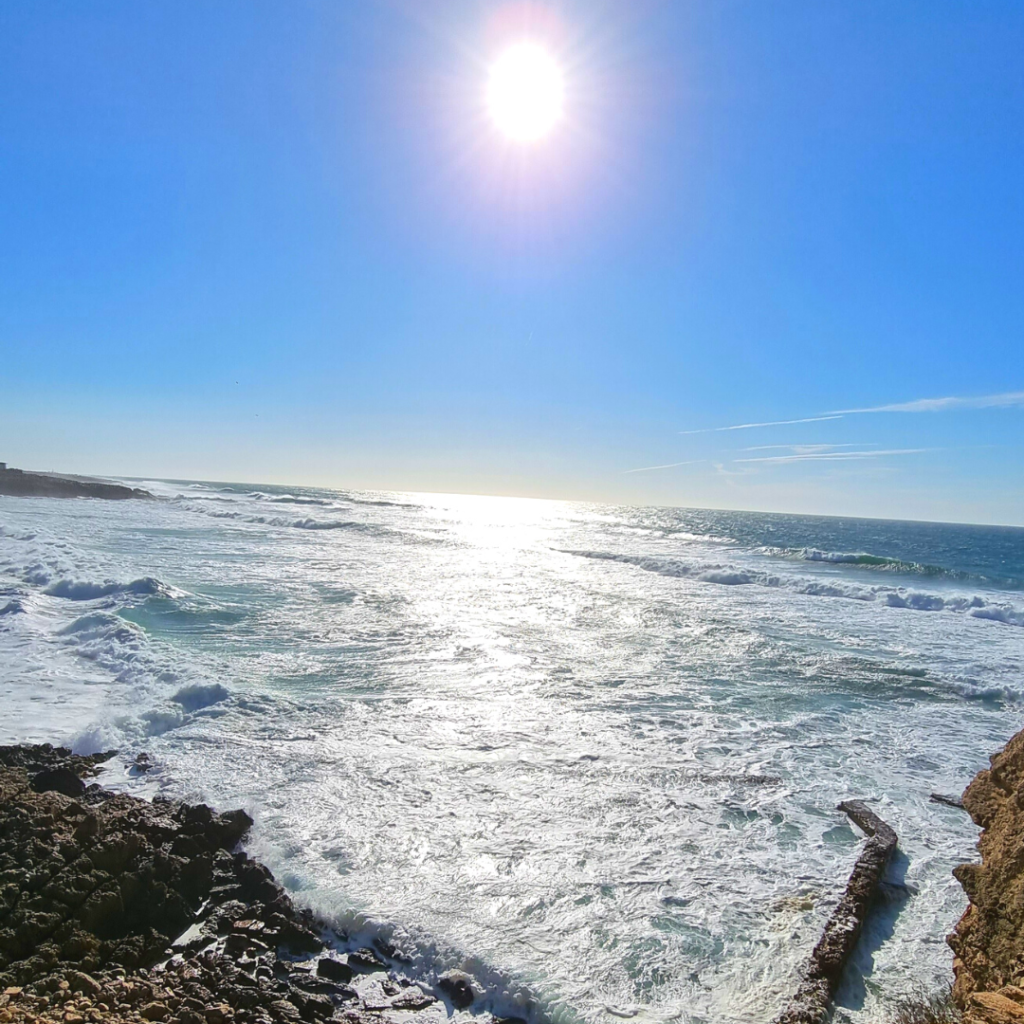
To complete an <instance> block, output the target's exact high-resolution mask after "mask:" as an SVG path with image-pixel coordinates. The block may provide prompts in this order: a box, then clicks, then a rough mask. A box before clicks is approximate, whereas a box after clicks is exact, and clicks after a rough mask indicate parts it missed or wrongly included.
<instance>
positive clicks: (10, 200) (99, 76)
mask: <svg viewBox="0 0 1024 1024" xmlns="http://www.w3.org/2000/svg"><path fill="white" fill-rule="evenodd" d="M526 36H528V37H531V38H534V39H537V40H538V41H540V42H542V43H543V44H544V45H545V46H547V47H548V48H549V49H550V50H551V52H552V53H553V54H554V56H555V57H556V59H557V60H558V61H559V62H560V64H561V66H562V67H563V68H564V74H565V80H566V101H565V120H564V122H563V123H562V124H561V125H559V126H558V127H557V128H556V130H555V131H554V132H553V133H552V135H551V136H550V137H548V138H547V139H545V140H544V141H543V142H541V143H537V144H534V145H532V146H527V147H524V146H519V145H515V144H512V143H510V142H509V141H508V140H506V139H504V138H502V137H501V136H500V135H499V134H498V133H497V132H496V130H495V128H494V126H493V125H492V124H491V123H490V122H489V120H488V118H487V113H486V109H485V106H484V91H485V83H486V76H487V70H488V67H489V65H490V64H491V63H492V62H493V60H494V59H495V57H496V56H497V55H498V54H499V53H500V52H501V51H502V49H503V47H505V46H507V45H510V44H511V43H514V42H517V41H519V40H520V39H522V38H524V37H526ZM1022 53H1024V6H1022V5H1021V4H1019V3H1018V2H1016V0H1013V2H999V0H992V2H989V3H985V4H959V3H953V2H945V0H942V2H938V3H936V2H935V0H921V2H916V3H913V2H906V0H885V2H877V3H873V2H865V3H857V4H843V5H840V4H827V5H826V4H820V3H817V2H813V0H804V2H800V3H797V2H788V0H780V2H778V3H772V4H765V3H763V2H762V0H749V2H730V0H725V2H721V3H718V2H715V3H711V2H707V3H696V2H694V3H689V2H679V0H664V2H653V0H631V2H630V3H628V4H626V3H622V2H607V3H602V2H600V0H598V2H595V0H586V2H583V0H577V2H571V0H563V2H561V3H549V4H523V3H519V2H510V3H502V2H486V3H484V2H480V0H476V2H467V0H445V2H443V3H441V2H432V0H389V2H381V3H371V2H368V0H367V2H363V0H353V2H346V3H338V2H335V0H330V2H329V0H320V2H309V0H290V2H288V3H283V2H277V3H266V2H260V0H244V2H242V0H237V2H233V0H222V2H219V3H217V4H206V3H199V2H191V0H173V2H163V0H147V3H145V4H137V3H130V2H127V0H104V2H93V0H50V2H47V3H45V4H40V3H32V2H29V0H13V2H10V3H7V4H4V5H3V6H2V7H0V96H2V97H3V99H2V101H0V459H6V460H7V461H8V462H10V463H12V464H16V465H23V466H26V467H27V468H37V469H49V468H56V469H60V470H66V471H77V472H96V473H108V474H115V475H120V474H130V475H136V476H143V477H145V476H151V477H159V476H162V477H178V478H198V479H219V480H244V481H253V482H282V483H292V484H301V483H305V484H322V485H327V486H340V487H369V488H388V489H405V490H431V491H462V492H472V493H492V494H514V495H533V496H542V497H559V498H579V499H592V500H598V501H623V502H631V503H657V504H670V505H710V506H720V507H731V508H760V509H771V510H779V511H801V512H818V513H831V514H849V515H873V516H881V517H887V518H925V519H947V520H961V521H975V522H1003V523H1013V524H1024V230H1022V229H1024V190H1022V189H1021V185H1020V183H1021V181H1024V133H1022V132H1021V125H1024V62H1022V59H1021V54H1022Z"/></svg>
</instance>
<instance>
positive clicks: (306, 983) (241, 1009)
mask: <svg viewBox="0 0 1024 1024" xmlns="http://www.w3.org/2000/svg"><path fill="white" fill-rule="evenodd" d="M112 756H114V754H113V753H112V752H111V753H106V754H99V755H94V756H91V757H81V756H77V755H73V754H72V753H71V752H70V751H69V750H67V749H65V748H59V747H58V748H54V747H51V746H50V745H49V744H44V745H41V746H31V747H30V746H14V747H0V1022H3V1024H10V1022H18V1024H21V1022H29V1021H33V1022H34V1021H45V1022H54V1024H56V1022H60V1024H101V1022H108V1021H109V1022H122V1021H123V1022H132V1024H144V1022H147V1021H161V1022H165V1024H272V1022H278V1024H295V1022H298V1021H306V1022H307V1024H317V1022H320V1021H328V1020H333V1021H337V1022H347V1024H371V1022H372V1024H399V1022H408V1024H435V1022H437V1021H440V1020H447V1019H449V1018H451V1017H452V1016H453V1015H455V1016H459V1015H462V1014H465V1015H467V1016H468V1017H469V1019H475V1020H478V1021H482V1022H486V1024H525V1022H524V1021H522V1020H520V1019H519V1018H500V1017H495V1016H494V1015H492V1014H490V1013H488V1012H487V1011H486V1008H485V1006H484V1005H483V1000H482V998H481V995H480V992H479V990H478V988H477V986H476V985H475V983H474V981H473V979H472V978H471V977H470V976H469V975H465V974H463V973H462V972H459V971H449V972H446V973H444V974H441V975H440V976H438V977H437V978H434V979H423V978H413V977H410V975H409V973H408V971H407V965H408V964H409V960H408V959H407V958H406V957H405V956H404V955H403V953H402V951H401V950H399V949H395V948H393V947H389V946H387V945H386V944H384V943H378V945H377V948H371V947H365V948H358V949H355V948H350V944H349V943H348V936H346V935H344V934H342V933H339V932H338V931H336V930H333V929H331V928H329V927H328V926H327V925H326V924H325V923H324V922H322V921H319V920H317V919H316V918H315V917H314V916H313V915H312V914H311V913H310V912H309V911H307V910H299V909H297V908H296V907H295V906H294V904H293V903H292V901H291V899H290V897H289V896H288V895H287V893H286V892H285V891H284V890H283V889H282V888H281V886H280V885H278V883H277V882H276V881H274V878H273V875H272V874H271V873H270V871H268V870H267V868H265V867H264V866H263V865H262V864H260V863H259V862H258V861H255V860H252V859H251V858H249V857H248V855H247V854H246V853H245V852H244V851H243V850H241V849H239V844H240V842H241V840H242V839H243V838H244V836H245V834H246V832H247V831H248V829H249V827H250V826H251V824H252V820H251V819H250V818H249V816H248V815H247V814H245V812H244V811H240V810H236V811H227V812H224V813H220V814H218V813H216V812H214V811H212V810H211V809H210V808H209V807H207V806H206V805H204V804H199V805H190V804H186V803H181V802H177V801H169V800H166V799H160V798H157V799H155V800H154V801H153V802H152V803H150V802H147V801H145V800H141V799H139V798H137V797H133V796H128V795H126V794H115V793H112V792H110V791H108V790H105V789H103V788H102V787H101V786H99V785H97V784H95V783H92V784H87V780H88V779H89V777H90V776H91V775H93V774H95V772H96V770H97V767H98V766H99V765H100V764H101V763H104V762H107V761H109V760H110V759H111V757H112ZM140 767H142V768H144V767H145V763H144V762H142V763H141V765H140Z"/></svg>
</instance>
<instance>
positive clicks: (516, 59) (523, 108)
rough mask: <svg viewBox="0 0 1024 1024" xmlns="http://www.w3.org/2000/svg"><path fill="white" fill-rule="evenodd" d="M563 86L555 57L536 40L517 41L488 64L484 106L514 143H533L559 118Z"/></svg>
mask: <svg viewBox="0 0 1024 1024" xmlns="http://www.w3.org/2000/svg"><path fill="white" fill-rule="evenodd" d="M564 95H565V85H564V83H563V80H562V71H561V68H559V66H558V64H557V63H556V62H555V60H554V58H553V57H552V56H551V54H550V53H548V51H547V50H545V49H544V48H543V47H542V46H539V45H538V44H537V43H531V42H522V43H516V44H515V45H514V46H510V47H509V48H508V49H507V50H505V51H504V52H503V53H502V54H501V56H499V57H498V59H497V60H496V61H495V62H494V64H493V65H492V66H491V73H490V77H489V79H488V82H487V107H488V110H489V111H490V114H491V117H492V118H493V119H494V123H495V124H496V125H497V126H498V128H499V129H500V130H501V131H502V132H503V133H504V134H505V135H507V136H508V138H510V139H512V140H513V141H514V142H536V141H537V140H538V139H542V138H543V137H544V136H545V135H547V134H548V133H549V132H550V131H551V129H552V128H554V126H555V125H556V124H557V123H558V122H559V121H560V120H561V118H562V106H563V102H564Z"/></svg>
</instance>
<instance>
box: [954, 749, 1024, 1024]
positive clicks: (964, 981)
mask: <svg viewBox="0 0 1024 1024" xmlns="http://www.w3.org/2000/svg"><path fill="white" fill-rule="evenodd" d="M963 803H964V807H965V808H966V810H967V811H968V813H969V814H970V815H971V817H972V818H973V819H974V822H975V824H977V825H978V826H980V827H981V829H982V833H981V838H980V840H979V842H978V849H979V851H980V852H981V863H980V864H961V865H960V866H959V867H958V868H956V870H955V871H954V874H955V875H956V878H957V880H958V881H959V882H960V884H961V885H962V886H963V887H964V891H965V892H966V893H967V896H968V898H969V899H970V901H971V902H970V906H969V907H968V908H967V910H966V912H965V913H964V915H963V917H962V918H961V919H960V922H959V923H958V924H957V926H956V930H955V932H954V933H953V934H952V935H950V936H949V944H950V946H952V948H953V953H954V954H955V959H954V961H953V975H954V984H953V1001H954V1002H955V1003H956V1005H957V1006H958V1007H959V1008H960V1009H961V1011H962V1012H963V1014H964V1020H965V1021H966V1022H967V1024H1010V1022H1015V1024H1018V1022H1024V732H1019V733H1018V734H1017V735H1016V736H1014V737H1013V739H1011V740H1010V742H1009V743H1007V744H1006V746H1005V747H1004V748H1003V750H1002V751H1001V752H1000V753H998V754H996V755H995V756H994V757H993V758H992V767H991V768H989V769H988V770H987V771H982V772H979V773H978V775H977V776H976V777H975V779H974V781H973V782H972V783H971V784H970V785H969V786H968V787H967V790H966V791H965V793H964V796H963Z"/></svg>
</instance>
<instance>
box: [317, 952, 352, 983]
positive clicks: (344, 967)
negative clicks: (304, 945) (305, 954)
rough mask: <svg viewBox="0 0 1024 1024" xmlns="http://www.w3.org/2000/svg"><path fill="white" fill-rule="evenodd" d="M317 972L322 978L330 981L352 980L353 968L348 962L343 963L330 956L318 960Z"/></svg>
mask: <svg viewBox="0 0 1024 1024" xmlns="http://www.w3.org/2000/svg"><path fill="white" fill-rule="evenodd" d="M316 973H317V974H319V975H320V977H321V978H327V979H328V980H329V981H342V982H344V981H351V980H352V973H353V971H352V968H351V967H349V965H348V964H346V963H342V961H341V960H332V959H331V958H330V957H326V956H325V957H324V958H323V959H322V960H318V961H317V964H316Z"/></svg>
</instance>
